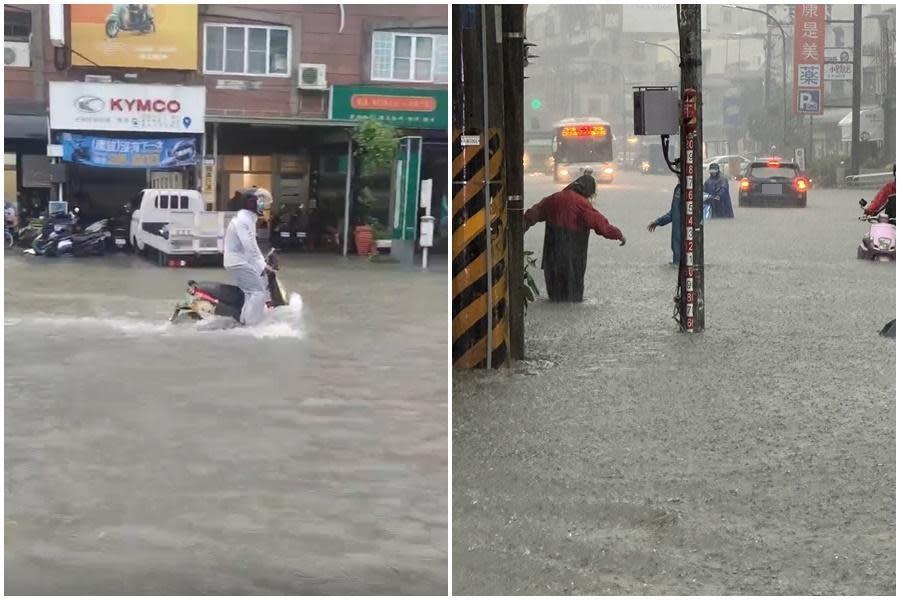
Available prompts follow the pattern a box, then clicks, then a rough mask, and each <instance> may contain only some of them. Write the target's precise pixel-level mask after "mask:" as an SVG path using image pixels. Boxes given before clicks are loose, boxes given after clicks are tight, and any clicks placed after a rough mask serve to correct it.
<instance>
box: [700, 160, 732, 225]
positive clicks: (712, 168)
mask: <svg viewBox="0 0 900 600" xmlns="http://www.w3.org/2000/svg"><path fill="white" fill-rule="evenodd" d="M703 193H704V194H709V196H710V198H711V199H712V215H711V216H712V218H713V219H733V218H734V209H733V208H732V207H731V193H730V192H729V191H728V178H727V177H722V175H721V173H720V172H719V165H718V163H712V164H711V165H709V179H707V180H706V183H704V184H703Z"/></svg>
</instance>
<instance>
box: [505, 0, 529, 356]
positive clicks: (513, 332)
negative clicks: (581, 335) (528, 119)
mask: <svg viewBox="0 0 900 600" xmlns="http://www.w3.org/2000/svg"><path fill="white" fill-rule="evenodd" d="M501 10H502V11H503V13H502V22H503V94H504V102H503V109H504V123H503V132H504V138H505V141H506V161H505V163H506V199H507V206H506V210H507V215H508V218H509V221H508V223H507V226H508V230H507V240H508V243H509V353H510V356H511V357H512V358H513V359H514V360H522V359H524V358H525V289H524V287H525V222H524V214H523V210H524V208H525V206H524V197H525V194H524V193H525V173H524V171H525V168H524V166H523V164H522V157H523V156H524V154H525V139H524V136H525V114H524V113H525V109H524V87H525V6H524V5H522V4H506V5H503V6H502V9H501Z"/></svg>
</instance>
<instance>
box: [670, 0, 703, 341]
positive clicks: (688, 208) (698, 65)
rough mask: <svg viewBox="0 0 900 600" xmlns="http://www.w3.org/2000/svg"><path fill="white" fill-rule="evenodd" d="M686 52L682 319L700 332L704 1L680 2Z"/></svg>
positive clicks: (679, 303)
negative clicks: (701, 3) (701, 9)
mask: <svg viewBox="0 0 900 600" xmlns="http://www.w3.org/2000/svg"><path fill="white" fill-rule="evenodd" d="M676 11H677V15H678V38H679V42H680V52H681V199H682V206H683V211H684V212H683V215H684V218H683V220H682V222H683V226H684V232H683V236H682V244H683V250H682V255H681V264H680V265H679V269H678V296H677V298H676V301H677V306H678V322H679V324H680V325H681V330H682V331H685V332H687V333H699V332H701V331H703V330H704V328H705V326H706V319H705V311H704V298H703V290H704V272H703V128H702V123H703V111H702V105H703V102H702V101H703V94H702V84H703V82H702V74H703V62H702V58H703V48H702V46H701V41H700V27H701V24H700V5H699V4H678V5H676Z"/></svg>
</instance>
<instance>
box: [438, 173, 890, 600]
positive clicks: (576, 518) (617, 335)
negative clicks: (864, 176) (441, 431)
mask: <svg viewBox="0 0 900 600" xmlns="http://www.w3.org/2000/svg"><path fill="white" fill-rule="evenodd" d="M674 183H675V181H674V178H673V177H667V176H646V177H642V176H640V175H636V174H624V175H623V176H621V177H620V179H619V180H618V181H617V183H616V184H614V185H612V186H600V187H599V197H598V199H597V201H596V202H595V205H596V206H597V207H598V208H599V209H600V210H601V212H603V213H604V214H606V216H607V217H608V218H609V219H610V220H611V221H612V222H613V224H615V225H617V226H619V227H620V228H622V229H623V231H624V233H625V235H626V237H627V240H628V243H627V245H626V246H625V247H621V248H620V247H619V246H618V245H617V243H616V242H613V241H609V240H604V239H601V238H598V237H596V236H592V239H591V242H590V244H591V245H590V250H589V260H588V274H587V281H586V288H585V302H584V303H583V304H581V305H561V304H550V303H548V302H546V301H545V300H543V299H540V300H538V302H537V303H536V304H533V305H532V306H530V307H529V309H528V315H527V317H526V326H527V350H528V354H529V360H528V361H527V362H524V363H520V364H519V366H518V367H517V368H515V369H513V370H510V371H508V372H497V373H460V372H455V373H454V384H453V476H454V482H453V569H454V573H453V592H454V593H455V594H474V593H478V594H499V593H510V594H513V593H516V594H660V595H662V594H684V595H690V594H762V595H768V594H776V595H777V594H893V593H894V591H895V517H896V515H895V500H894V498H895V484H896V482H895V440H896V432H895V394H896V383H895V359H896V352H895V342H894V340H889V339H884V338H881V337H879V336H878V335H877V332H878V331H879V329H880V328H881V327H882V325H883V324H884V323H885V322H887V321H888V320H889V319H891V318H892V317H893V314H894V310H895V309H894V307H895V302H896V297H895V296H896V292H895V270H894V266H893V265H892V264H890V265H882V264H871V263H864V262H862V261H857V259H856V251H855V247H856V245H857V244H858V242H859V240H860V237H861V236H862V234H863V232H864V231H865V229H866V226H865V224H863V223H860V222H858V221H857V220H856V216H857V215H858V214H859V212H860V211H859V208H858V206H857V205H856V202H855V200H858V199H859V197H860V196H861V195H862V194H863V193H864V194H865V195H866V197H867V198H870V197H871V196H872V195H873V194H874V190H868V191H865V192H860V191H849V192H848V191H839V190H818V189H815V190H812V192H811V193H810V197H809V206H808V208H806V209H772V208H757V209H749V208H748V209H742V208H738V207H737V202H736V201H735V203H734V204H735V213H736V219H734V220H733V221H714V222H712V223H710V224H709V225H708V226H707V227H706V240H707V241H706V260H707V265H708V266H707V289H706V307H707V310H706V315H707V316H706V319H707V324H706V325H707V330H706V332H705V333H703V334H700V335H697V336H693V337H688V336H685V335H682V334H679V333H677V325H676V324H675V322H674V321H673V320H672V319H671V314H672V307H673V304H672V297H673V295H674V293H675V285H676V278H677V275H676V271H675V270H674V269H673V268H672V267H671V266H669V265H668V264H667V263H668V262H669V261H670V260H671V253H670V250H669V229H668V228H660V229H657V231H656V232H655V233H652V234H651V233H649V232H647V230H646V225H647V223H649V222H650V221H651V220H652V219H654V218H656V217H658V216H659V215H661V214H662V213H664V212H666V211H667V210H668V207H669V203H670V198H671V196H670V194H671V189H672V187H673V186H674ZM559 187H560V186H554V185H553V184H552V183H551V182H549V180H548V179H547V178H545V177H543V176H531V177H529V178H528V179H527V181H526V205H530V204H533V203H534V202H536V201H537V200H539V199H540V198H541V197H542V196H544V195H547V194H549V193H551V192H552V191H555V190H556V189H559ZM733 193H734V190H733ZM542 237H543V228H542V227H541V226H537V227H535V228H533V229H532V230H531V231H529V232H528V233H527V234H526V248H527V249H531V250H534V251H535V252H536V255H537V256H540V251H541V241H542ZM536 275H537V277H536V279H538V281H539V285H540V287H541V289H542V291H543V289H544V284H543V277H542V274H541V273H540V272H538V273H537V274H536Z"/></svg>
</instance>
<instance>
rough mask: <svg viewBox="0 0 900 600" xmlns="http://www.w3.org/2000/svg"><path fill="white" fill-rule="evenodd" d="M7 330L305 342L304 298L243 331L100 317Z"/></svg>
mask: <svg viewBox="0 0 900 600" xmlns="http://www.w3.org/2000/svg"><path fill="white" fill-rule="evenodd" d="M4 324H5V326H6V327H7V328H14V327H21V326H27V325H31V326H38V327H53V328H61V327H86V328H89V329H95V330H101V329H104V328H105V329H112V330H114V331H117V332H120V333H123V334H125V335H134V336H144V335H161V336H203V337H207V336H221V335H229V336H249V337H255V338H260V339H264V338H295V339H303V337H305V334H304V331H303V298H302V297H301V296H300V294H297V293H293V294H291V295H290V298H289V300H288V304H287V305H286V306H280V307H278V308H276V309H274V310H271V311H268V312H267V313H266V318H265V320H264V321H263V322H262V323H260V324H259V325H257V326H255V327H243V326H241V325H238V324H237V323H235V322H234V321H233V320H232V319H230V318H228V317H218V318H215V319H212V320H208V321H198V322H194V323H182V324H175V323H171V322H169V321H148V320H142V319H130V318H121V317H113V318H101V317H63V316H60V317H49V316H41V317H14V318H7V319H6V320H5V322H4Z"/></svg>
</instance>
